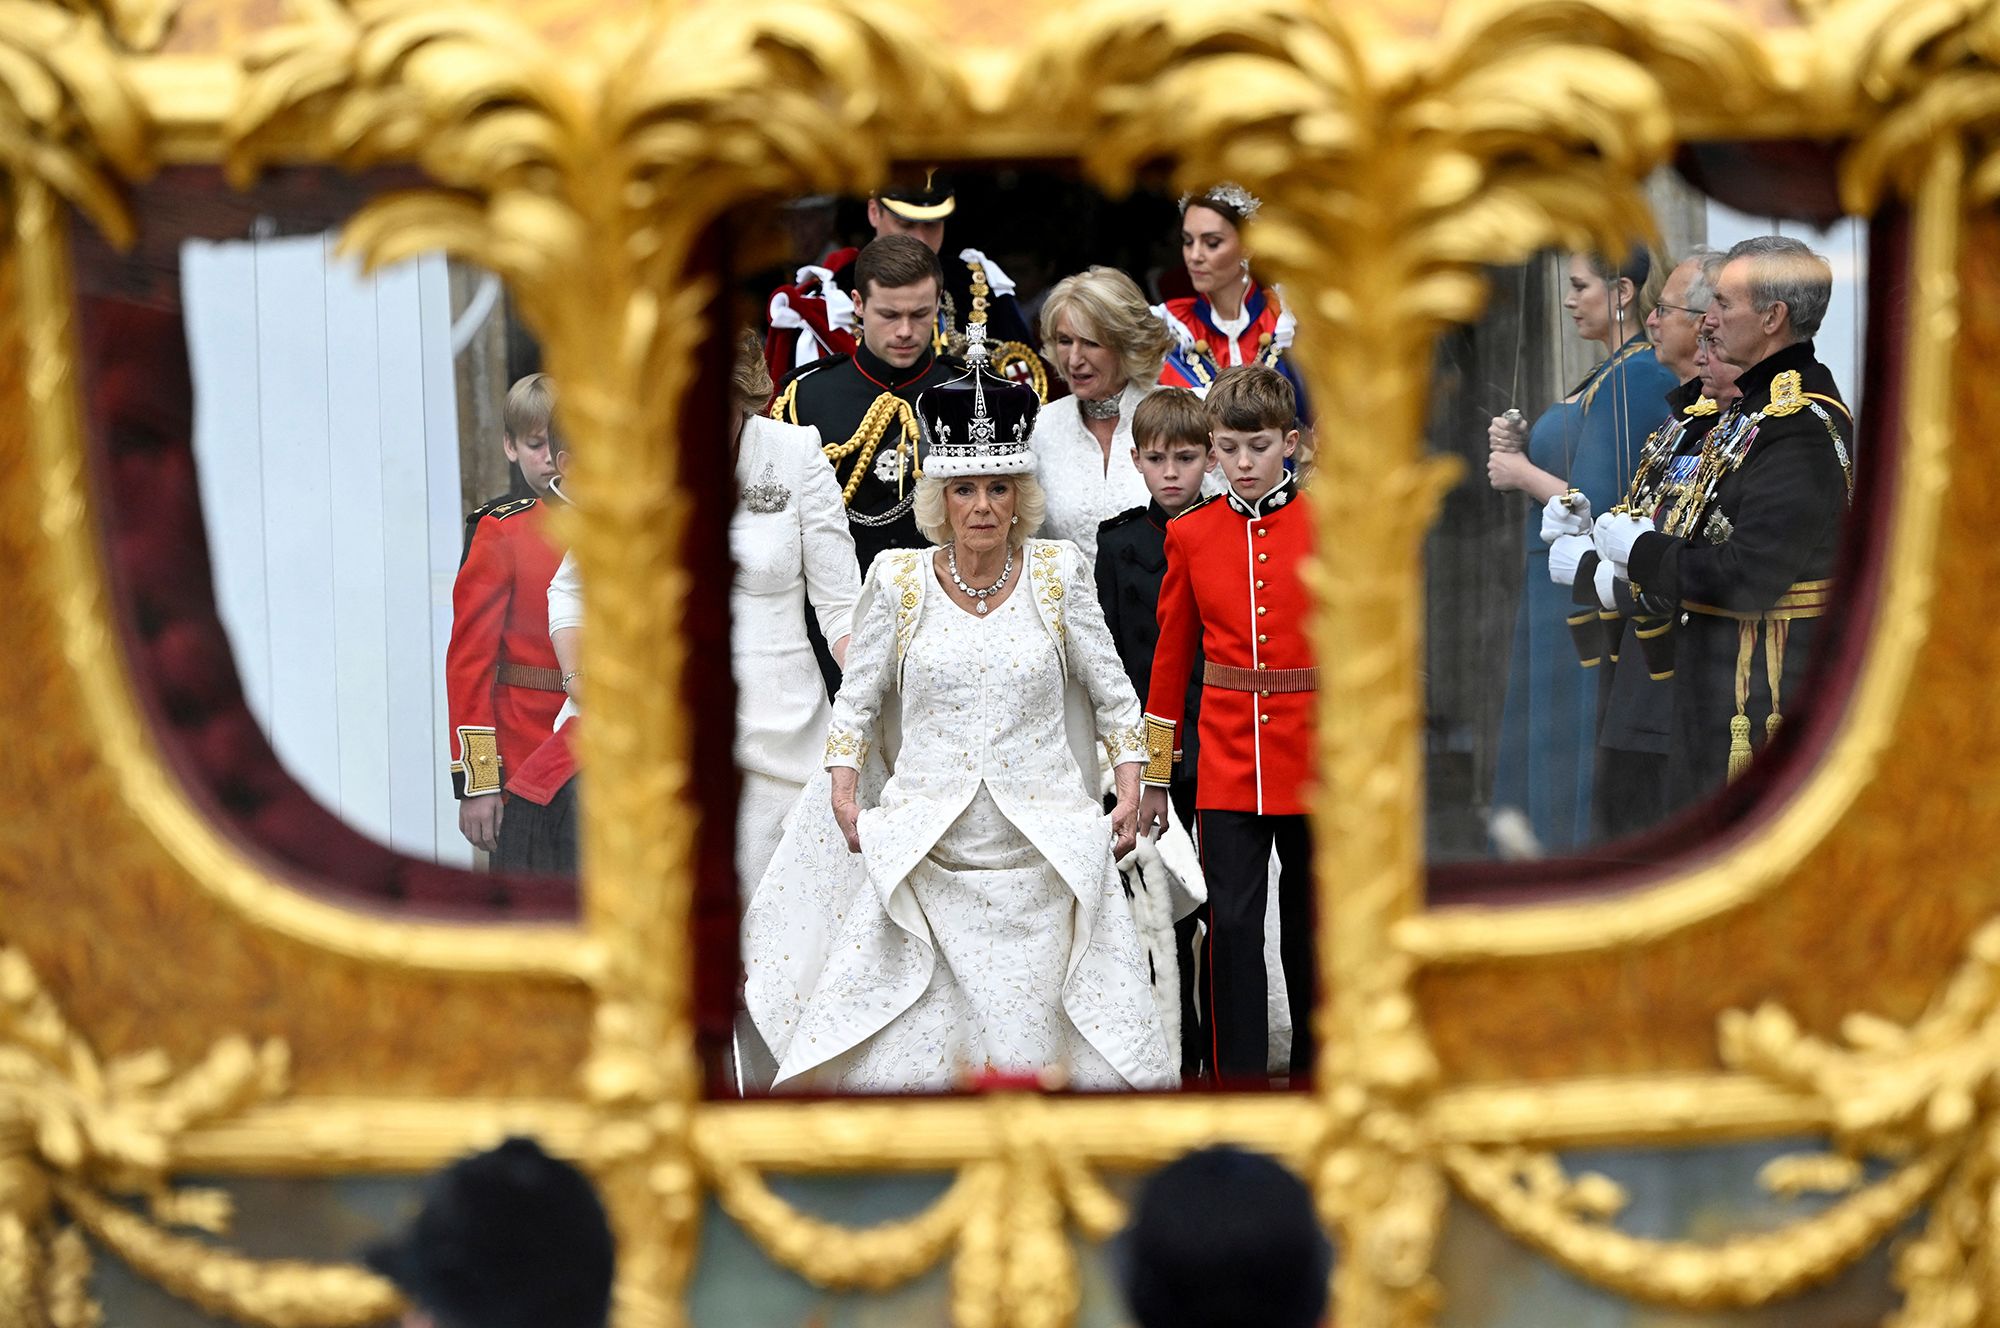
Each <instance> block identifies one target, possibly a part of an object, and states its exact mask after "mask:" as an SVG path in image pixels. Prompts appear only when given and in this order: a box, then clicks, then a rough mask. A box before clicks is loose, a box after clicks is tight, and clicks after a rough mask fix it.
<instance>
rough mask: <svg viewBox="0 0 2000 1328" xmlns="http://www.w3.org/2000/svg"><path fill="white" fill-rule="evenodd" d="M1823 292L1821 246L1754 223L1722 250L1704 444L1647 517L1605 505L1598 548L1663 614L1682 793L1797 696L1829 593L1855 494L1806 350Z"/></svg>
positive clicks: (1746, 752) (1843, 438) (1673, 791)
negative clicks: (1714, 403)
mask: <svg viewBox="0 0 2000 1328" xmlns="http://www.w3.org/2000/svg"><path fill="white" fill-rule="evenodd" d="M1832 291H1833V271H1832V268H1831V267H1830V266H1829V265H1828V264H1827V261H1826V260H1825V259H1824V258H1821V257H1820V256H1819V255H1817V254H1815V253H1813V252H1812V250H1810V249H1808V248H1807V247H1806V246H1805V245H1803V244H1801V243H1799V242H1798V241H1797V240H1793V239H1789V238H1787V237H1784V236H1778V235H1766V236H1759V237H1757V238H1755V239H1750V240H1745V241H1743V242H1742V243H1741V244H1738V245H1737V246H1736V247H1735V248H1733V249H1731V250H1730V251H1729V255H1728V260H1727V261H1726V262H1725V263H1724V264H1723V267H1722V271H1721V273H1720V274H1719V275H1718V276H1717V278H1716V283H1715V294H1714V297H1713V299H1712V300H1711V301H1710V303H1709V307H1708V312H1707V313H1706V314H1704V315H1703V318H1702V326H1703V330H1704V331H1705V332H1706V333H1707V334H1708V336H1709V337H1710V339H1711V341H1712V343H1713V345H1714V347H1715V350H1716V351H1717V352H1718V353H1719V354H1720V355H1721V356H1722V357H1723V358H1724V359H1725V360H1728V361H1729V362H1730V363H1732V364H1737V365H1741V366H1743V372H1742V374H1741V375H1740V376H1739V377H1738V379H1737V387H1738V389H1739V390H1740V391H1741V393H1742V395H1741V397H1740V398H1739V399H1738V400H1737V401H1736V402H1734V403H1733V404H1732V405H1731V406H1730V407H1729V408H1728V409H1727V410H1726V411H1724V412H1723V414H1722V415H1721V417H1720V418H1719V419H1718V420H1717V421H1716V423H1715V425H1714V427H1713V428H1711V429H1710V430H1709V432H1708V436H1707V438H1705V439H1704V440H1703V442H1702V449H1701V453H1700V456H1699V460H1698V461H1697V463H1696V466H1695V473H1694V474H1693V476H1692V477H1691V478H1690V480H1689V483H1688V485H1687V489H1686V491H1685V492H1684V493H1683V494H1681V495H1680V497H1679V498H1678V499H1677V500H1676V501H1674V502H1673V503H1672V504H1670V505H1669V507H1668V508H1667V509H1666V510H1665V511H1664V513H1663V514H1662V517H1661V519H1660V521H1659V522H1658V525H1657V528H1656V527H1655V522H1654V521H1653V520H1652V519H1650V518H1647V517H1644V516H1640V515H1637V514H1631V513H1606V514H1605V515H1604V516H1603V517H1600V518H1599V519H1598V523H1597V526H1596V529H1595V531H1594V535H1595V543H1596V549H1597V552H1598V554H1599V555H1600V556H1601V557H1603V558H1604V559H1605V560H1606V561H1607V562H1609V563H1611V564H1612V567H1613V571H1614V575H1616V576H1618V577H1619V578H1621V579H1624V580H1627V581H1629V582H1630V583H1631V586H1632V589H1633V591H1634V592H1635V593H1636V594H1638V595H1639V596H1640V597H1641V598H1642V599H1652V600H1654V601H1660V602H1666V603H1672V604H1678V606H1679V613H1678V615H1677V616H1676V617H1675V618H1674V619H1672V621H1673V623H1674V635H1675V636H1676V638H1677V641H1676V645H1675V649H1674V724H1673V740H1672V743H1671V744H1670V747H1669V751H1668V764H1667V779H1668V796H1669V798H1670V799H1671V800H1672V802H1673V804H1674V805H1676V806H1680V805H1685V804H1687V803H1688V802H1691V801H1693V800H1695V799H1697V798H1699V797H1701V796H1703V795H1705V794H1707V793H1710V792H1713V791H1714V790H1715V789H1717V788H1719V787H1721V786H1722V785H1723V784H1724V783H1725V782H1727V781H1728V780H1729V779H1731V778H1734V777H1735V776H1736V775H1737V774H1740V773H1741V772H1742V770H1743V769H1744V768H1745V767H1746V766H1748V764H1749V762H1750V758H1751V755H1752V753H1753V751H1754V750H1755V747H1756V745H1757V744H1756V742H1755V738H1756V736H1757V734H1758V732H1759V730H1761V732H1762V736H1763V738H1764V740H1765V741H1767V742H1768V740H1769V739H1770V738H1771V737H1772V736H1774V735H1775V734H1776V733H1777V731H1778V727H1779V724H1780V722H1781V721H1782V718H1783V714H1784V702H1785V699H1786V697H1787V695H1788V694H1789V695H1792V696H1796V694H1797V688H1798V683H1799V679H1800V677H1801V676H1802V675H1803V673H1804V671H1805V663H1806V655H1807V651H1808V647H1809V646H1810V645H1811V643H1812V632H1813V625H1814V623H1815V622H1816V621H1817V620H1818V618H1819V617H1820V616H1821V615H1822V614H1823V613H1825V611H1826V607H1827V605H1828V604H1829V603H1830V601H1831V598H1832V587H1833V583H1832V580H1831V578H1832V575H1833V566H1834V560H1835V557H1836V554H1837V552H1838V548H1839V542H1840V532H1841V520H1842V517H1843V516H1844V514H1845V512H1846V509H1847V503H1848V500H1849V498H1850V497H1851V496H1852V493H1853V467H1852V463H1851V460H1850V452H1849V444H1848V439H1849V437H1850V435H1851V431H1852V427H1853V426H1852V422H1851V417H1850V415H1849V412H1848V409H1847V407H1846V406H1845V405H1844V404H1843V403H1842V401H1841V398H1840V389H1839V388H1838V387H1837V386H1836V385H1835V383H1834V381H1833V375H1832V374H1831V373H1829V372H1828V371H1827V369H1826V366H1825V365H1823V364H1821V363H1820V362H1819V360H1818V359H1817V358H1816V357H1815V356H1814V354H1813V345H1812V335H1813V333H1814V332H1816V331H1817V330H1818V329H1819V324H1820V319H1821V318H1822V317H1823V316H1824V315H1825V313H1826V306H1827V301H1828V300H1829V298H1830V297H1831V295H1832Z"/></svg>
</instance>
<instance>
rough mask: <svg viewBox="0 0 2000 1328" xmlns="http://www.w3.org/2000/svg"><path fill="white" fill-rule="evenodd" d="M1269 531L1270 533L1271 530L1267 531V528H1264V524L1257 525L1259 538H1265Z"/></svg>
mask: <svg viewBox="0 0 2000 1328" xmlns="http://www.w3.org/2000/svg"><path fill="white" fill-rule="evenodd" d="M1269 533H1270V532H1269V531H1267V530H1265V529H1264V528H1263V527H1262V526H1259V527H1257V538H1258V539H1263V538H1264V536H1265V535H1267V534H1269Z"/></svg>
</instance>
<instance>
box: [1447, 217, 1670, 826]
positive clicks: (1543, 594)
mask: <svg viewBox="0 0 2000 1328" xmlns="http://www.w3.org/2000/svg"><path fill="white" fill-rule="evenodd" d="M1662 266H1663V265H1661V264H1658V263H1655V262H1653V261H1652V258H1651V256H1650V255H1649V254H1648V253H1647V251H1646V250H1645V249H1644V248H1643V247H1642V248H1638V249H1635V250H1633V252H1632V255H1631V257H1629V258H1628V259H1626V260H1625V262H1624V263H1623V264H1618V265H1614V264H1613V263H1612V262H1611V261H1610V260H1609V259H1607V258H1605V257H1604V256H1603V255H1601V254H1575V255H1572V256H1571V258H1570V260H1569V293H1568V295H1567V296H1566V297H1565V298H1564V300H1563V308H1565V309H1566V310H1568V311H1569V315H1570V318H1571V319H1572V320H1574V322H1575V323H1576V330H1577V334H1578V335H1579V336H1581V337H1582V338H1583V339H1584V340H1586V341H1595V342H1598V343H1599V344H1600V345H1602V346H1603V347H1604V348H1605V350H1606V351H1607V352H1609V354H1610V358H1608V359H1606V360H1605V361H1604V362H1603V363H1601V364H1599V365H1598V366H1597V367H1596V368H1595V369H1592V370H1591V371H1590V373H1588V374H1586V375H1585V376H1584V379H1583V381H1582V382H1580V383H1578V384H1577V385H1576V387H1575V389H1574V390H1573V391H1571V392H1570V394H1569V395H1568V396H1567V397H1565V398H1563V400H1561V401H1558V402H1557V403H1555V404H1554V405H1552V406H1550V407H1549V408H1548V409H1547V410H1545V411H1543V412H1542V414H1541V416H1540V417H1539V418H1538V419H1536V421H1535V425H1534V428H1533V429H1532V430H1528V429H1527V428H1526V427H1525V426H1524V425H1522V424H1521V423H1520V422H1519V417H1518V416H1515V417H1511V418H1510V417H1508V416H1496V417H1495V418H1494V420H1493V423H1492V425H1491V427H1490V428H1489V429H1488V430H1487V444H1488V449H1489V450H1488V453H1487V466H1486V474H1487V479H1488V481H1489V482H1490V483H1491V484H1492V486H1493V487H1494V488H1495V489H1499V490H1502V491H1506V490H1515V491H1518V492H1521V493H1525V494H1527V495H1528V498H1529V499H1530V502H1529V506H1528V512H1527V525H1526V527H1525V528H1524V530H1523V531H1522V542H1523V545H1524V547H1525V550H1526V557H1527V563H1528V566H1527V573H1526V576H1525V579H1524V580H1523V582H1522V587H1521V602H1520V608H1519V609H1518V611H1517V613H1516V616H1515V619H1514V647H1513V657H1512V660H1511V662H1510V664H1509V666H1508V670H1507V700H1506V704H1505V706H1504V707H1503V708H1502V712H1501V720H1500V753H1499V763H1498V767H1497V769H1496V772H1495V776H1494V786H1493V803H1492V805H1493V806H1494V807H1495V808H1496V809H1498V808H1514V809H1518V810H1520V811H1522V812H1525V813H1526V814H1527V817H1528V820H1529V822H1530V823H1531V824H1532V825H1533V827H1534V832H1535V839H1536V841H1537V842H1538V844H1539V846H1540V848H1541V850H1542V851H1543V852H1545V853H1561V852H1564V851H1566V850H1568V849H1571V848H1574V847H1576V846H1577V845H1579V844H1581V843H1582V842H1583V841H1584V840H1586V839H1587V838H1589V835H1590V826H1591V815H1590V801H1591V774H1592V768H1593V758H1594V755H1595V752H1596V746H1597V690H1598V689H1597V681H1596V677H1595V675H1593V674H1589V673H1586V672H1585V671H1584V666H1582V665H1581V664H1580V662H1579V656H1578V645H1573V644H1572V642H1573V641H1575V642H1577V643H1579V644H1588V645H1591V646H1595V645H1596V644H1597V643H1598V642H1600V641H1601V640H1602V634H1601V632H1600V631H1599V629H1598V623H1597V614H1596V613H1595V612H1594V606H1593V610H1591V611H1587V612H1586V613H1579V612H1577V605H1576V604H1574V603H1573V602H1572V599H1573V597H1572V594H1571V585H1570V582H1571V580H1572V579H1573V578H1574V576H1575V573H1576V560H1575V558H1574V556H1567V557H1566V558H1565V557H1564V556H1562V555H1565V554H1566V552H1567V550H1568V549H1569V548H1570V547H1571V545H1570V544H1569V543H1567V542H1561V543H1559V542H1558V540H1559V537H1560V536H1562V535H1564V534H1588V533H1589V531H1590V523H1591V518H1592V513H1594V512H1605V511H1609V510H1610V508H1611V506H1612V504H1614V503H1616V502H1617V501H1618V499H1619V496H1620V495H1621V494H1623V493H1624V492H1625V487H1626V485H1627V484H1629V483H1630V482H1631V478H1632V466H1633V463H1634V462H1635V461H1636V460H1637V453H1638V451H1639V449H1640V448H1641V447H1642V446H1643V445H1644V444H1645V441H1646V437H1647V435H1648V434H1649V433H1651V432H1652V429H1653V426H1654V425H1656V424H1658V423H1659V421H1660V414H1661V410H1662V402H1663V401H1664V399H1665V397H1666V394H1667V393H1669V392H1671V391H1673V389H1674V388H1675V387H1676V386H1677V384H1676V382H1675V380H1674V376H1673V374H1672V372H1671V371H1669V370H1668V369H1667V368H1666V367H1665V366H1663V365H1662V364H1661V363H1660V362H1659V360H1658V359H1656V358H1655V357H1654V355H1653V346H1652V343H1651V342H1650V341H1648V340H1647V339H1646V315H1647V314H1648V313H1650V312H1652V308H1653V305H1654V303H1655V302H1656V301H1657V300H1658V299H1659V292H1660V287H1661V286H1662V285H1663V284H1664V283H1665V279H1666V276H1665V273H1664V271H1662ZM1565 564H1566V565H1565ZM1571 618H1575V619H1577V620H1578V622H1577V626H1578V629H1579V630H1578V631H1577V632H1575V633H1573V632H1572V631H1571V628H1570V627H1569V626H1567V625H1566V620H1568V619H1571ZM1586 618H1587V621H1586V620H1585V619H1586ZM1584 658H1586V659H1587V658H1590V656H1588V655H1586V656H1584Z"/></svg>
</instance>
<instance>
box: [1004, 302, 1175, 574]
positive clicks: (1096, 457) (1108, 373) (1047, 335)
mask: <svg viewBox="0 0 2000 1328" xmlns="http://www.w3.org/2000/svg"><path fill="white" fill-rule="evenodd" d="M1041 323H1042V348H1043V353H1044V354H1045V355H1047V356H1048V358H1049V360H1050V361H1051V362H1052V363H1053V364H1054V365H1055V366H1056V372H1057V373H1059V374H1061V375H1062V378H1063V381H1064V382H1065V383H1067V384H1069V390H1070V396H1069V398H1068V400H1062V401H1053V402H1050V403H1049V407H1048V409H1046V410H1044V411H1043V412H1042V413H1041V417H1040V418H1039V419H1037V420H1036V421H1035V432H1034V436H1033V437H1032V438H1031V439H1030V443H1031V445H1032V446H1033V447H1034V449H1035V477H1036V478H1037V479H1039V480H1040V481H1041V483H1042V490H1043V492H1045V493H1046V494H1047V495H1048V503H1049V516H1048V525H1047V527H1046V531H1047V534H1048V535H1049V536H1050V538H1052V539H1064V540H1068V541H1069V542H1070V543H1072V544H1074V545H1076V546H1077V548H1079V549H1081V550H1082V551H1083V560H1084V562H1085V564H1087V565H1090V566H1095V565H1096V559H1097V528H1098V526H1099V525H1101V524H1103V523H1104V522H1105V521H1107V520H1109V519H1110V518H1112V517H1114V516H1117V515H1118V514H1119V513H1120V512H1123V511H1125V510H1126V509H1128V508H1132V507H1144V506H1145V505H1146V503H1147V501H1148V499H1149V497H1150V495H1149V494H1148V493H1147V492H1146V480H1145V477H1144V476H1142V475H1140V474H1139V469H1138V467H1137V466H1135V465H1134V464H1133V463H1132V412H1133V410H1134V409H1136V408H1137V407H1138V404H1139V401H1140V399H1141V398H1143V397H1144V396H1145V395H1146V393H1148V392H1150V391H1152V389H1153V387H1154V386H1155V385H1156V382H1157V380H1158V379H1159V376H1160V360H1161V358H1162V357H1163V356H1164V355H1165V354H1166V353H1167V349H1168V347H1170V346H1171V345H1172V344H1173V339H1172V338H1171V337H1170V336H1169V335H1168V334H1167V330H1166V328H1165V327H1164V326H1162V325H1161V323H1160V320H1159V319H1158V318H1156V317H1155V316H1154V314H1153V311H1152V310H1151V309H1149V308H1147V306H1146V297H1145V296H1144V295H1142V294H1140V292H1139V287H1138V286H1137V285H1136V284H1134V283H1133V281H1132V278H1130V277H1128V276H1126V275H1125V274H1124V273H1123V272H1120V271H1118V270H1116V269H1115V268H1108V267H1093V268H1091V269H1089V270H1088V271H1085V272H1079V273H1078V274H1076V275H1075V276H1073V277H1064V278H1063V279H1062V280H1061V281H1059V282H1057V283H1056V285H1055V289H1053V290H1051V291H1050V292H1049V296H1048V299H1047V300H1046V301H1045V302H1044V303H1043V305H1042V318H1041Z"/></svg>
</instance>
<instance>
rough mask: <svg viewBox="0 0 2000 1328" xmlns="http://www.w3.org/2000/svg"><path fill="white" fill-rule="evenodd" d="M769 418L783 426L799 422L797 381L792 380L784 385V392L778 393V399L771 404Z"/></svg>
mask: <svg viewBox="0 0 2000 1328" xmlns="http://www.w3.org/2000/svg"><path fill="white" fill-rule="evenodd" d="M771 418H772V419H774V420H779V421H781V422H783V423H785V424H797V423H798V422H799V380H798V379H796V378H794V379H793V380H792V381H791V382H789V383H786V384H785V390H784V391H782V392H780V393H778V399H777V400H776V401H773V402H772V403H771Z"/></svg>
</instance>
